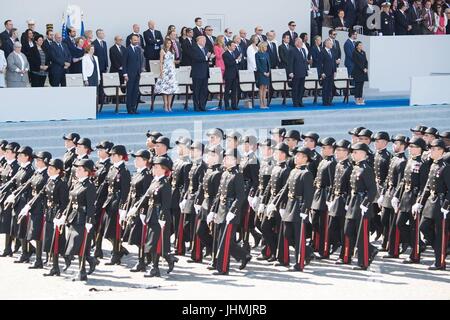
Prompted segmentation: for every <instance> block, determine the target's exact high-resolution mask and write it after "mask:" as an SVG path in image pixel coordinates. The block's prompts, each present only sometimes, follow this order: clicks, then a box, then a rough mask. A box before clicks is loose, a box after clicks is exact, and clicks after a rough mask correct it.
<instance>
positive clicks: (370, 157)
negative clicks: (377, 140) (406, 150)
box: [358, 129, 389, 168]
mask: <svg viewBox="0 0 450 320" xmlns="http://www.w3.org/2000/svg"><path fill="white" fill-rule="evenodd" d="M372 138H373V132H372V131H370V130H369V129H362V130H361V131H360V132H359V133H358V142H362V143H364V144H366V145H367V146H368V147H369V151H368V152H369V153H368V154H367V164H368V165H369V166H371V167H372V168H373V167H374V162H375V155H374V154H373V152H372V150H371V149H370V144H371V143H372ZM388 141H389V138H388Z"/></svg>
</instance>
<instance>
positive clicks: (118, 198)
mask: <svg viewBox="0 0 450 320" xmlns="http://www.w3.org/2000/svg"><path fill="white" fill-rule="evenodd" d="M109 153H110V155H111V161H112V164H113V165H112V167H111V168H110V169H109V172H108V175H107V176H106V182H107V184H108V196H107V198H106V201H105V203H104V204H103V209H105V211H106V217H105V233H104V235H103V236H104V238H105V239H108V240H110V241H111V242H112V244H113V251H112V257H111V261H110V262H107V263H106V265H115V264H118V265H119V264H120V263H121V259H122V257H123V256H124V255H127V254H128V251H127V250H126V249H125V248H124V247H122V245H121V241H120V240H121V238H122V228H121V223H122V222H125V220H126V216H127V211H126V202H127V199H128V193H129V191H130V181H131V176H130V172H129V171H128V169H127V167H126V162H127V161H128V153H127V150H126V149H125V146H123V145H116V146H114V147H112V148H111V151H110V152H109Z"/></svg>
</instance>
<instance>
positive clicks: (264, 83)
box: [255, 42, 271, 109]
mask: <svg viewBox="0 0 450 320" xmlns="http://www.w3.org/2000/svg"><path fill="white" fill-rule="evenodd" d="M258 49H259V51H258V52H257V53H256V56H255V59H256V85H257V86H258V88H259V101H260V108H261V109H268V108H269V107H268V106H267V101H266V96H267V92H268V90H269V85H270V68H271V67H270V59H269V54H268V53H267V42H261V43H260V44H259V45H258Z"/></svg>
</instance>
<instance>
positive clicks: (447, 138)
mask: <svg viewBox="0 0 450 320" xmlns="http://www.w3.org/2000/svg"><path fill="white" fill-rule="evenodd" d="M439 137H440V138H441V139H442V140H444V143H445V147H446V152H445V155H444V160H445V162H447V164H450V131H444V132H441V133H439Z"/></svg>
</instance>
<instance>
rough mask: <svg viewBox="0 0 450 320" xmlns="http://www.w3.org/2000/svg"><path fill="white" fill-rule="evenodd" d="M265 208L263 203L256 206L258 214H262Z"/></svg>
mask: <svg viewBox="0 0 450 320" xmlns="http://www.w3.org/2000/svg"><path fill="white" fill-rule="evenodd" d="M265 209H266V206H265V205H264V203H261V204H260V205H259V207H258V214H263V213H264V210H265Z"/></svg>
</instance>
